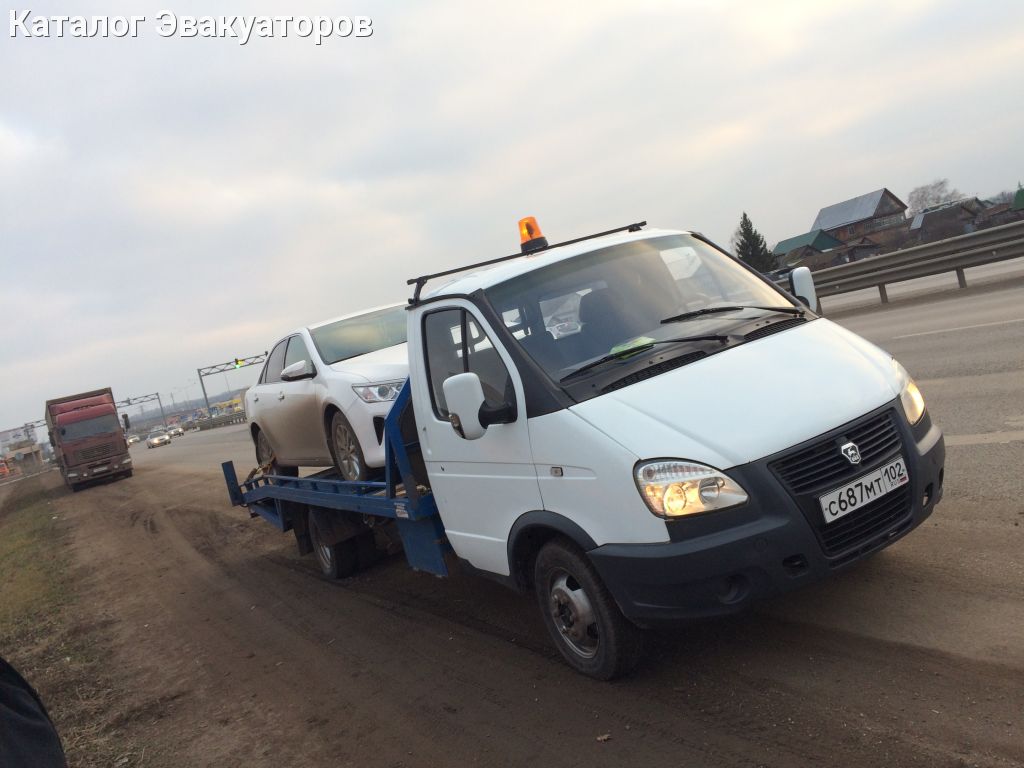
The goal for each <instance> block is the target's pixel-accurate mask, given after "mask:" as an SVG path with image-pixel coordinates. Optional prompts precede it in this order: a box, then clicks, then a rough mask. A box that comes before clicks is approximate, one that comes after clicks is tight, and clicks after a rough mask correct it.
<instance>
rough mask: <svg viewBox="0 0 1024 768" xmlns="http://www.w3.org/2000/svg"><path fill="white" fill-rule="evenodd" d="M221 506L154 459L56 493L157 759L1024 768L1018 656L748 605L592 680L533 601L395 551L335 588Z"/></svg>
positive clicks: (135, 715)
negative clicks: (784, 615) (927, 643)
mask: <svg viewBox="0 0 1024 768" xmlns="http://www.w3.org/2000/svg"><path fill="white" fill-rule="evenodd" d="M223 496H224V493H223V488H222V487H221V485H220V480H219V478H218V477H217V476H215V475H213V474H212V473H211V474H207V475H187V474H184V473H178V472H174V471H171V470H161V471H156V470H153V469H146V468H142V469H137V471H136V477H135V478H133V479H132V480H129V481H126V482H122V483H116V484H112V485H109V486H103V487H100V488H96V489H90V490H89V491H88V492H85V493H82V494H77V495H76V497H74V503H71V497H70V496H68V497H66V498H65V499H62V502H64V503H65V509H64V513H65V514H67V515H68V517H69V519H70V520H71V521H72V524H73V526H74V530H75V541H76V545H75V550H76V554H77V556H78V558H79V561H80V562H81V563H82V570H81V573H82V580H83V588H84V592H85V594H86V595H87V599H89V600H90V601H91V602H92V603H93V604H94V605H95V606H96V611H97V612H98V614H100V616H101V618H103V619H106V620H108V621H110V622H112V624H111V625H110V627H109V631H110V632H111V633H112V635H113V637H114V647H115V659H113V660H112V663H113V664H115V665H116V666H117V667H119V668H120V669H121V670H122V675H123V677H122V685H123V687H124V688H125V705H126V711H128V712H129V713H130V714H129V715H128V716H127V720H126V721H125V722H126V723H128V724H130V725H132V726H133V727H134V728H135V729H137V730H138V731H139V732H141V733H144V734H146V735H147V736H148V737H149V738H150V739H151V740H152V743H153V745H154V752H153V753H152V754H153V755H163V758H162V759H164V760H165V761H166V762H165V763H164V764H166V765H168V766H170V765H218V766H223V765H252V766H262V765H266V766H271V765H289V764H293V765H311V766H315V765H335V764H339V765H344V764H353V765H367V764H374V765H441V764H454V763H473V764H482V765H521V764H525V763H529V762H541V761H542V762H543V763H545V764H548V765H583V764H586V765H625V764H654V765H662V764H672V765H680V764H688V763H689V764H696V765H711V764H714V765H729V766H731V765H735V766H748V765H749V766H753V765H771V766H804V765H822V764H835V765H850V766H858V765H864V766H868V765H870V766H878V765H887V766H898V765H923V766H934V765H940V766H941V765H951V766H952V765H958V764H961V763H960V761H961V760H962V761H963V763H962V764H967V765H970V764H978V765H991V766H1009V765H1020V764H1022V763H1024V749H1022V747H1021V740H1020V738H1019V734H1020V726H1021V723H1020V722H1014V720H1016V719H1020V715H1019V714H1018V713H1020V712H1022V711H1024V695H1022V693H1021V691H1022V686H1021V685H1020V670H1019V669H1018V668H1015V667H1012V666H1008V667H1000V666H999V665H996V664H992V663H988V662H981V661H977V660H973V659H970V658H967V657H957V656H953V655H947V654H941V653H936V652H934V651H931V650H928V649H922V648H917V647H915V646H910V645H904V644H900V643H891V642H884V641H880V640H877V639H872V638H869V637H866V636H863V635H859V634H856V633H850V632H847V631H844V630H840V629H836V628H834V627H821V626H816V625H812V624H807V623H800V622H792V621H786V620H783V619H780V618H776V617H774V616H771V615H767V614H765V613H755V614H748V615H746V616H742V617H738V618H735V619H730V620H726V621H721V622H716V623H713V624H705V625H697V626H694V627H690V628H687V629H684V630H679V631H676V632H673V633H662V634H659V635H657V636H655V637H654V638H653V639H652V643H651V650H650V653H649V658H648V659H647V661H646V663H645V664H644V665H643V666H642V667H641V669H640V670H639V672H638V673H637V674H636V675H635V676H634V677H632V678H629V679H627V680H623V681H619V682H617V683H615V684H611V685H609V684H604V683H597V682H595V681H591V680H587V679H585V678H581V677H579V676H578V675H576V674H574V673H572V672H571V671H570V670H568V669H567V668H566V667H564V666H563V665H562V664H561V662H560V661H559V660H558V659H557V658H556V656H555V655H554V653H553V652H552V651H551V649H550V646H549V645H547V642H546V639H545V638H544V636H543V634H542V629H541V628H540V623H539V621H537V620H536V618H535V613H534V611H535V609H534V608H533V606H532V605H531V604H530V603H529V601H527V600H526V599H523V598H519V597H517V596H515V595H512V594H511V593H508V592H506V591H505V590H504V589H503V588H501V587H499V586H497V585H494V584H491V583H489V582H486V581H484V580H481V579H476V578H467V577H461V576H458V575H456V576H455V577H454V578H452V579H450V580H447V581H439V580H435V579H433V578H431V577H426V576H424V575H422V574H415V573H412V572H411V571H409V570H408V569H406V568H405V567H404V566H403V565H402V563H401V562H400V561H399V560H388V561H385V562H384V563H382V564H381V565H380V566H379V567H377V568H374V569H372V570H371V571H368V572H366V573H364V574H362V575H360V576H357V577H355V578H354V579H351V580H349V581H347V582H343V583H340V584H330V583H326V582H323V581H321V580H318V579H317V578H316V577H315V570H314V568H313V566H312V564H307V563H306V562H304V561H302V560H299V559H298V558H297V557H295V556H294V555H293V554H291V551H292V549H291V548H292V547H293V543H292V541H291V540H290V538H286V537H282V536H280V534H278V533H277V532H276V531H273V530H272V529H271V528H270V527H269V526H266V525H265V524H263V523H262V522H260V521H251V522H250V521H249V520H247V518H246V516H245V512H244V511H241V510H231V509H229V508H228V507H227V504H226V502H225V500H224V498H223ZM289 537H290V534H289ZM1007 713H1013V715H1012V716H1008V715H1007ZM603 733H611V734H612V739H611V740H610V741H607V742H603V743H599V742H597V741H596V737H597V736H598V735H600V734H603ZM154 759H156V758H154ZM154 764H155V765H159V763H154Z"/></svg>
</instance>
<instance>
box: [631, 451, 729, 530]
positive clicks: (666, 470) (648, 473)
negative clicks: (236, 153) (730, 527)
mask: <svg viewBox="0 0 1024 768" xmlns="http://www.w3.org/2000/svg"><path fill="white" fill-rule="evenodd" d="M633 476H634V478H635V479H636V487H637V488H638V489H639V490H640V495H641V496H642V497H643V499H644V502H645V503H646V504H647V508H648V509H650V510H651V512H653V513H654V514H655V515H657V516H658V517H665V518H675V517H684V516H686V515H696V514H700V513H701V512H710V511H711V510H714V509H726V508H728V507H735V506H736V505H737V504H743V503H744V502H745V501H746V500H747V493H746V491H744V490H743V489H742V488H741V487H740V485H739V483H737V482H736V481H735V480H733V479H732V478H731V477H729V476H728V475H726V474H725V473H723V472H719V471H718V470H717V469H714V468H713V467H708V466H705V465H704V464H697V463H696V462H693V461H684V460H682V459H662V460H660V461H646V462H641V463H640V464H637V465H636V468H635V469H634V470H633Z"/></svg>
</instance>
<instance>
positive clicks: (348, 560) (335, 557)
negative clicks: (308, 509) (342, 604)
mask: <svg viewBox="0 0 1024 768" xmlns="http://www.w3.org/2000/svg"><path fill="white" fill-rule="evenodd" d="M309 538H310V541H311V542H312V544H313V553H314V554H315V555H316V561H317V563H318V564H319V565H320V570H321V571H322V572H323V574H324V576H326V577H327V578H328V579H344V578H345V577H346V576H351V575H352V574H353V573H355V570H356V566H357V565H358V563H359V548H358V545H357V542H356V540H355V539H354V538H352V539H346V540H345V541H342V542H339V543H337V544H325V543H324V542H323V539H322V538H321V536H320V529H319V528H317V525H316V517H315V516H314V515H312V514H310V516H309Z"/></svg>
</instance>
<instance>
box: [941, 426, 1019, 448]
mask: <svg viewBox="0 0 1024 768" xmlns="http://www.w3.org/2000/svg"><path fill="white" fill-rule="evenodd" d="M945 440H946V445H998V444H1001V443H1015V442H1018V441H1020V440H1024V429H1021V430H1007V431H1005V432H983V433H981V434H978V435H946V436H945Z"/></svg>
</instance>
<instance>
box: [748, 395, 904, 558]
mask: <svg viewBox="0 0 1024 768" xmlns="http://www.w3.org/2000/svg"><path fill="white" fill-rule="evenodd" d="M847 442H853V443H855V444H856V445H857V448H858V450H859V452H860V456H861V460H860V462H859V463H857V464H851V463H850V461H849V460H848V459H847V458H846V457H845V456H844V455H843V454H842V452H841V451H840V447H841V446H842V445H843V444H845V443H847ZM902 449H903V439H902V437H901V435H900V430H899V427H898V426H897V424H896V421H895V415H894V413H893V411H892V410H886V411H883V412H882V413H880V414H873V415H871V416H869V417H867V418H865V419H861V420H858V421H855V422H852V423H850V424H847V425H845V426H843V427H840V428H839V429H837V430H833V431H832V432H831V433H829V434H828V435H826V436H824V437H822V438H821V439H819V440H817V441H815V442H814V443H813V444H812V445H811V446H810V447H806V448H801V449H799V450H798V451H797V452H796V453H793V454H790V455H787V456H783V457H782V458H780V459H777V460H776V461H773V462H771V463H770V464H769V465H768V466H769V469H771V471H772V472H773V473H774V474H775V476H776V477H778V478H779V480H781V481H782V484H783V486H784V487H785V488H786V490H787V491H788V492H789V493H790V495H791V496H792V497H793V499H794V501H796V503H797V506H798V507H800V510H801V512H802V513H803V514H804V517H806V518H807V521H808V522H809V523H810V525H811V528H812V529H813V530H814V533H815V535H816V536H817V537H818V541H819V542H820V544H821V548H822V550H823V551H824V553H825V555H826V556H828V557H829V558H830V559H831V562H832V565H833V566H838V565H842V564H843V563H845V562H848V561H849V560H851V559H854V558H855V557H856V556H857V555H858V554H860V553H861V552H864V551H868V550H870V549H873V548H874V547H875V546H876V545H877V544H879V543H880V542H881V541H883V540H884V539H885V538H887V537H888V536H891V535H894V534H895V533H897V532H898V531H899V530H900V529H901V527H902V526H903V525H904V523H905V522H906V521H907V519H908V518H909V517H910V513H911V509H912V506H913V504H912V501H913V492H912V490H911V489H912V487H913V482H914V478H913V477H911V482H910V483H908V484H907V485H905V486H903V487H902V488H899V489H897V490H895V491H891V492H890V493H888V494H886V495H885V496H882V497H881V498H879V499H876V500H875V501H872V502H871V503H869V504H865V505H864V506H863V507H861V508H860V509H858V510H857V511H855V512H851V513H850V514H848V515H846V516H844V517H841V518H839V519H838V520H835V521H833V522H831V523H826V522H825V516H824V514H823V513H822V511H821V505H820V504H819V503H818V497H819V496H821V495H822V494H824V493H827V492H828V491H831V490H834V489H835V488H836V487H838V486H840V485H843V484H844V483H847V482H850V481H851V480H854V479H855V478H857V477H860V476H862V475H864V474H866V473H868V472H870V471H871V470H873V469H877V468H878V467H880V466H882V465H884V464H885V463H887V462H888V461H890V460H892V459H893V458H895V457H896V456H898V455H899V454H900V453H901V451H902Z"/></svg>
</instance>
